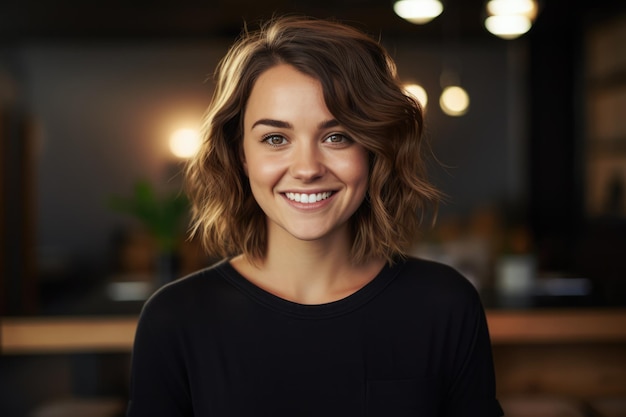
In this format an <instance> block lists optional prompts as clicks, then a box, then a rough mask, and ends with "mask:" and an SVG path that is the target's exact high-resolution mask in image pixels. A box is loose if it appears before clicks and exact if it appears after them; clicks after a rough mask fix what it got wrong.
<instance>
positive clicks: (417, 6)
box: [393, 0, 443, 25]
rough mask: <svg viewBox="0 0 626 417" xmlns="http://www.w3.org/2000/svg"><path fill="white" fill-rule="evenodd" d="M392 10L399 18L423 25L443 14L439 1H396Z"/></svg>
mask: <svg viewBox="0 0 626 417" xmlns="http://www.w3.org/2000/svg"><path fill="white" fill-rule="evenodd" d="M393 10H394V12H396V14H397V15H398V16H400V17H401V18H403V19H405V20H407V21H409V22H411V23H415V24H418V25H423V24H424V23H428V22H430V21H431V20H433V19H434V18H435V17H437V16H439V15H440V14H441V12H443V5H442V4H441V2H440V1H439V0H398V1H396V2H395V3H394V5H393Z"/></svg>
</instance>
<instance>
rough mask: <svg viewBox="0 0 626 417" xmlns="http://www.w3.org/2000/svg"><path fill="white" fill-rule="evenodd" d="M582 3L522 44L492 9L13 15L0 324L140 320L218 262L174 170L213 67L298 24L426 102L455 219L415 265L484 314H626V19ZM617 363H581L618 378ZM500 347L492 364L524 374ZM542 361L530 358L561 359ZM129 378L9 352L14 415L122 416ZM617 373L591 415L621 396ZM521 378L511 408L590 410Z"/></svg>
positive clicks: (438, 178) (0, 42)
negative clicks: (466, 290) (249, 30)
mask: <svg viewBox="0 0 626 417" xmlns="http://www.w3.org/2000/svg"><path fill="white" fill-rule="evenodd" d="M575 3H576V4H574V2H569V1H565V0H543V1H539V2H534V6H535V9H533V10H532V11H531V12H530V14H529V22H530V27H529V28H526V29H527V31H526V32H523V33H519V34H512V33H499V34H494V33H492V32H490V31H489V30H488V29H487V28H486V26H485V20H486V18H488V17H490V14H491V12H493V10H492V9H489V8H488V7H487V1H485V0H445V1H441V4H442V6H443V11H442V12H441V13H440V14H439V15H437V16H436V17H434V18H432V20H429V21H419V22H418V21H417V20H416V19H414V18H413V19H411V18H403V17H400V15H399V14H398V13H397V12H396V11H394V2H393V1H391V0H333V1H326V0H315V1H313V0H298V1H287V0H283V1H280V0H266V1H263V0H261V1H259V0H257V1H253V0H233V1H226V0H207V1H204V2H195V1H179V2H176V3H170V2H158V1H157V2H151V3H150V4H145V5H140V4H139V3H130V2H121V1H108V2H101V1H94V2H78V1H74V0H71V1H70V0H67V1H56V2H49V1H48V2H46V1H39V2H31V1H20V2H17V1H11V0H9V1H5V2H3V3H2V4H0V137H1V138H0V139H1V142H0V203H1V204H0V235H1V240H0V246H1V247H0V317H2V318H3V322H5V323H7V322H10V321H11V319H23V318H34V319H40V318H59V317H61V318H73V317H82V318H84V317H98V318H102V317H135V316H136V315H137V314H138V313H139V311H140V308H141V305H142V303H143V301H144V300H145V299H146V297H147V296H149V294H151V292H152V291H154V289H155V288H157V287H158V286H159V285H162V284H163V283H165V282H168V281H171V280H173V279H176V278H179V277H181V276H183V275H185V274H186V273H188V272H191V271H193V270H195V269H198V268H201V267H204V266H207V265H210V264H211V263H212V262H214V261H215V260H214V259H208V258H207V257H206V256H204V255H203V253H202V250H201V249H200V248H199V246H198V244H197V242H194V241H193V240H188V239H186V235H185V228H186V225H187V223H186V221H187V205H186V204H187V202H186V200H185V198H184V195H182V194H181V175H180V170H181V167H182V164H183V163H184V161H185V157H186V156H185V155H186V152H193V146H194V138H195V136H194V132H195V131H197V129H198V128H199V126H200V123H201V118H202V115H203V112H204V110H205V109H206V107H207V105H208V103H209V101H210V98H211V94H212V91H213V86H214V84H213V78H212V74H213V70H214V68H215V65H216V64H217V62H218V60H219V59H220V58H221V57H222V56H223V54H224V53H225V51H226V50H227V48H228V47H229V46H230V45H231V44H232V42H233V41H234V40H235V38H236V37H237V36H238V35H239V33H240V32H241V29H242V27H243V25H244V24H247V25H248V26H250V27H256V26H257V23H258V22H259V21H261V20H264V19H267V18H268V17H271V16H272V15H274V14H283V13H299V14H307V15H311V16H316V17H330V18H337V19H339V20H342V21H344V22H346V23H350V24H353V25H355V26H357V27H358V28H360V29H362V30H365V31H366V32H368V33H370V34H372V35H373V36H374V37H376V38H379V39H380V41H381V43H382V44H383V45H384V46H385V47H387V49H388V50H389V51H390V53H391V55H392V56H393V57H394V59H395V60H396V63H397V65H398V72H399V76H400V78H401V80H402V81H403V82H404V83H406V85H407V89H408V91H411V92H413V93H414V94H415V95H416V96H417V97H418V99H419V100H420V101H421V102H422V103H423V104H424V106H425V111H426V122H425V135H426V137H427V139H428V140H429V141H430V143H431V145H432V148H433V150H434V153H435V155H436V156H437V158H438V160H439V162H440V163H437V164H435V163H433V164H432V166H431V175H432V178H433V181H434V182H435V183H436V184H437V185H439V187H440V188H441V189H442V190H443V191H444V192H445V193H446V194H447V195H448V199H447V201H446V202H445V204H443V205H442V207H441V211H440V215H439V219H438V222H437V225H436V226H435V227H433V228H425V229H424V231H423V233H422V234H421V235H419V236H416V238H415V247H414V254H415V255H418V256H423V257H430V258H433V259H437V260H441V261H444V262H447V263H450V264H452V265H454V266H455V267H457V268H458V269H460V270H461V271H462V272H463V273H464V274H465V275H466V276H467V277H468V279H470V280H471V281H472V283H474V284H475V286H476V287H477V288H478V289H479V291H480V293H481V296H482V297H483V299H484V303H485V306H486V307H487V309H488V311H490V312H491V311H493V312H498V311H529V312H532V311H535V310H541V311H545V310H546V309H550V310H553V309H557V310H561V311H562V310H563V309H565V310H567V311H579V310H585V311H589V310H593V311H597V310H606V309H611V311H614V310H615V309H617V310H619V309H621V308H623V307H626V265H625V263H624V262H623V258H624V255H626V190H625V187H626V47H624V45H626V2H623V1H618V0H614V1H609V0H597V1H594V2H589V3H588V4H585V3H580V4H579V2H575ZM510 28H512V23H507V24H505V29H510ZM492 30H494V31H497V30H496V29H492ZM409 85H413V86H412V87H410V88H409ZM415 85H417V86H419V87H416V86H415ZM420 87H421V88H420ZM450 87H453V88H452V89H450ZM444 93H446V94H444ZM7 320H8V321H7ZM620 323H621V322H620ZM619 337H622V336H619ZM496 338H497V337H496ZM624 339H626V337H624ZM5 340H6V336H5ZM591 342H592V341H586V342H585V344H584V345H585V346H586V344H588V343H591ZM622 342H626V340H622ZM624 346H625V344H623V343H622V344H614V343H612V344H611V345H610V346H605V345H603V346H602V347H601V349H600V350H599V351H598V350H597V349H596V351H597V352H600V354H596V355H595V356H593V358H592V359H590V360H589V361H588V362H589V363H592V362H593V361H597V359H594V358H597V357H598V356H603V357H605V358H609V359H608V362H606V363H605V364H604V365H606V366H605V368H611V367H612V365H613V362H614V361H620V360H623V359H626V350H625V349H624ZM535 348H536V347H535ZM507 349H511V346H509V345H506V346H505V347H504V348H500V349H499V350H496V354H497V357H496V358H497V359H498V360H499V361H500V362H499V363H500V364H501V365H500V368H499V369H500V370H503V369H506V370H509V371H510V370H512V369H513V368H515V367H514V365H513V364H514V362H513V361H512V359H511V357H517V356H515V355H518V353H517V352H518V351H515V352H516V353H514V354H513V353H510V352H508V351H507ZM533 349H534V348H533ZM542 349H543V350H541V349H540V350H541V352H540V353H537V352H536V351H535V350H533V355H535V356H534V358H535V359H536V358H537V357H538V356H537V355H539V356H541V357H548V356H549V358H550V360H552V359H553V358H554V356H555V355H557V353H556V352H561V355H562V352H563V351H562V350H559V349H560V348H559V349H557V348H556V347H555V346H553V345H550V347H543V348H542ZM572 349H574V350H570V351H568V352H570V353H569V355H570V356H567V355H565V356H567V357H568V358H574V357H576V358H578V357H580V355H583V354H586V353H587V352H588V351H589V350H588V349H583V350H581V349H582V348H581V347H580V346H578V345H577V346H576V347H574V348H572ZM507 352H508V353H507ZM525 352H526V353H527V351H525ZM542 355H543V356H542ZM550 355H552V356H550ZM525 357H526V358H527V357H528V355H526V356H525ZM128 360H129V352H128V349H118V350H116V351H114V352H112V353H111V352H107V353H101V352H99V351H97V349H96V352H95V353H94V352H92V351H80V350H79V351H76V350H71V349H70V350H69V351H68V352H63V351H55V352H54V353H53V354H46V353H45V352H43V351H41V352H37V353H35V354H33V353H23V352H19V349H18V351H16V352H13V351H8V350H7V348H6V347H5V348H4V352H2V355H1V356H0V384H2V385H0V388H1V389H0V391H1V392H0V414H2V415H3V416H31V415H32V416H35V415H67V416H70V415H75V414H71V413H72V411H67V410H69V408H67V407H69V406H67V407H66V408H65V409H64V408H63V407H62V406H63V404H74V405H73V407H74V408H73V410H83V411H79V413H82V415H93V416H98V415H115V414H114V413H116V412H117V413H118V414H119V403H120V401H122V402H123V400H124V397H125V395H126V389H127V363H128ZM529 362H530V359H523V360H522V359H519V360H518V362H515V363H517V364H524V366H527V365H528V363H529ZM540 362H541V361H540ZM534 363H537V361H536V360H535V361H534ZM520 366H521V365H520ZM591 366H592V365H589V367H591ZM515 369H517V368H515ZM603 369H604V368H603ZM613 369H615V367H613ZM619 369H620V370H619V371H618V372H620V373H618V374H615V370H614V371H613V373H612V374H610V375H609V376H608V379H609V382H608V384H609V388H607V391H606V392H604V391H597V390H596V391H594V393H593V394H594V396H595V397H601V396H602V395H604V394H607V395H608V394H611V395H613V396H614V397H615V396H617V397H620V396H626V387H624V381H625V380H626V371H624V367H623V366H622V367H621V368H619ZM500 373H502V372H500ZM556 373H558V372H556ZM515 375H518V376H519V373H518V374H515ZM499 377H500V374H499ZM622 377H624V379H623V380H621V378H622ZM519 378H522V377H519ZM519 378H518V379H514V380H512V379H511V378H510V377H508V376H507V375H502V377H501V378H500V380H501V381H504V382H503V384H502V385H501V387H500V391H501V392H504V393H505V394H520V393H521V394H528V393H529V392H530V393H549V394H555V392H554V390H553V391H550V390H549V389H548V385H550V384H553V385H552V386H557V389H556V394H561V395H560V396H559V398H568V399H572V398H575V399H576V401H578V400H581V399H589V398H590V397H591V396H592V395H591V393H590V391H588V386H586V385H585V386H583V385H581V386H575V387H573V388H572V387H571V386H569V385H567V386H563V387H561V386H559V385H558V384H559V382H558V381H556V382H555V380H554V379H549V380H546V379H545V378H544V379H541V376H538V375H536V374H532V375H530V374H528V375H525V378H526V379H523V378H522V379H523V380H522V379H519ZM593 378H605V380H604V383H606V378H607V376H606V374H602V375H600V376H598V375H595V374H594V375H593ZM593 378H592V380H591V381H590V382H589V385H592V384H595V386H597V383H598V381H597V380H596V379H593ZM570 380H571V378H570ZM538 381H539V382H538ZM545 381H548V382H545ZM544 383H545V384H547V385H546V386H544V385H542V384H544ZM554 384H556V385H554ZM558 387H561V388H562V389H561V388H558ZM568 387H569V388H568ZM559 390H560V391H559ZM586 390H587V391H586ZM595 397H594V398H595ZM94 398H96V399H100V400H99V401H100V402H99V403H98V401H95V402H94V401H93V399H94ZM88 399H89V400H90V401H91V402H89V401H88ZM82 400H85V401H82ZM95 403H98V404H100V406H99V408H97V407H96V408H88V407H89V406H90V405H89V404H92V405H93V404H95ZM55 404H56V405H57V408H54V406H55ZM81 407H84V408H81ZM107 407H108V408H107ZM70 408H71V407H70ZM51 410H52V411H51ZM59 410H65V411H59ZM85 410H90V411H85ZM103 410H109V411H103ZM115 410H117V411H115ZM587 411H588V409H587ZM54 412H60V413H61V414H45V413H54ZM107 412H108V413H109V414H106V413H107ZM594 412H595V411H594ZM98 413H100V414H98ZM534 415H539V414H537V413H535V414H534ZM546 415H547V414H546ZM572 415H573V414H572ZM588 415H589V414H588ZM596 415H600V414H596Z"/></svg>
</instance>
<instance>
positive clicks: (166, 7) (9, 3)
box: [0, 0, 626, 43]
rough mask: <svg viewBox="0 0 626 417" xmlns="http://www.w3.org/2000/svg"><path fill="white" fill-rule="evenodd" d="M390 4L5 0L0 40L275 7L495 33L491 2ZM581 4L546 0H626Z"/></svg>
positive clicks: (111, 30) (164, 34)
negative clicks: (488, 10) (420, 18)
mask: <svg viewBox="0 0 626 417" xmlns="http://www.w3.org/2000/svg"><path fill="white" fill-rule="evenodd" d="M392 3H393V2H392V1H391V0H291V1H290V0H206V1H188V0H180V1H176V2H171V1H170V2H164V1H153V2H150V3H148V2H137V1H135V2H132V1H119V0H109V1H102V0H94V1H85V0H81V1H77V0H58V1H49V0H48V1H45V0H43V1H42V0H40V1H32V0H21V1H16V0H5V1H3V2H0V42H2V43H5V42H15V41H17V42H20V41H25V40H33V39H35V40H41V39H115V38H117V39H142V38H207V37H213V36H227V37H232V36H235V35H237V34H238V33H239V32H240V30H241V27H242V25H243V23H244V22H248V23H249V24H250V25H255V24H256V22H258V21H259V20H260V19H261V20H262V19H266V18H268V17H269V16H271V15H272V14H273V13H278V14H283V13H300V14H307V15H311V16H316V17H334V18H338V19H340V20H343V21H348V22H354V23H355V24H357V25H359V26H361V27H362V28H364V29H366V30H367V31H369V32H372V33H381V34H384V35H385V36H406V35H411V36H413V35H414V36H419V37H421V38H423V39H438V38H442V37H451V36H452V37H463V38H481V39H487V38H493V36H492V35H490V34H489V33H487V32H486V30H485V29H484V27H483V26H482V18H483V14H484V5H485V0H443V3H444V5H445V11H444V13H443V14H442V15H441V16H439V17H438V18H437V19H435V20H434V21H432V22H430V23H428V24H426V25H413V24H411V23H408V22H405V21H404V20H402V19H401V18H400V17H398V16H396V15H395V13H394V12H393V10H392ZM577 3H578V2H571V1H566V0H543V1H542V2H541V8H542V9H547V8H553V9H554V8H556V7H561V8H562V10H563V11H564V12H565V13H568V14H569V15H570V16H573V18H576V17H577V16H583V15H589V14H590V13H591V14H593V13H599V12H600V13H605V14H606V13H610V11H611V9H612V8H615V7H616V6H618V5H619V4H621V5H622V6H621V8H622V9H623V8H624V7H623V4H624V3H626V2H624V1H620V0H612V1H610V0H596V1H594V2H592V3H593V5H592V6H591V7H592V8H593V9H594V10H592V11H588V10H584V11H583V10H582V9H578V7H579V6H574V4H577ZM607 10H609V12H607ZM572 13H576V14H575V15H572ZM541 18H542V16H541V14H540V16H539V19H541ZM546 19H547V18H546Z"/></svg>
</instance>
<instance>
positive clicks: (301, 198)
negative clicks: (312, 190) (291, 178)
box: [285, 191, 332, 204]
mask: <svg viewBox="0 0 626 417" xmlns="http://www.w3.org/2000/svg"><path fill="white" fill-rule="evenodd" d="M331 194H332V192H331V191H326V192H323V193H317V194H304V193H302V194H301V193H285V195H286V196H287V198H288V199H290V200H292V201H296V202H298V203H306V204H310V203H317V202H318V201H322V200H326V199H327V198H328V197H330V196H331Z"/></svg>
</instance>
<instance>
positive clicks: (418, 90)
mask: <svg viewBox="0 0 626 417" xmlns="http://www.w3.org/2000/svg"><path fill="white" fill-rule="evenodd" d="M404 91H406V92H407V93H408V94H410V95H411V96H413V98H415V99H416V100H417V101H418V102H419V103H420V105H421V106H422V109H425V108H426V104H427V103H428V94H426V90H424V87H422V86H421V85H419V84H405V85H404Z"/></svg>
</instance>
